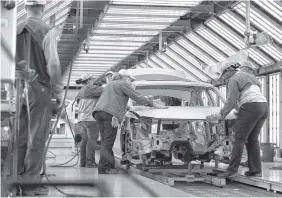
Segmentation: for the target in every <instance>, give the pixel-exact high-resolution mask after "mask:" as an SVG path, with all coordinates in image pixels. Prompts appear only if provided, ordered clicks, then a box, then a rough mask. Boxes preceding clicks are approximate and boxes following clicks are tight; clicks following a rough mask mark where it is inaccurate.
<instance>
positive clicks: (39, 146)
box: [16, 18, 52, 180]
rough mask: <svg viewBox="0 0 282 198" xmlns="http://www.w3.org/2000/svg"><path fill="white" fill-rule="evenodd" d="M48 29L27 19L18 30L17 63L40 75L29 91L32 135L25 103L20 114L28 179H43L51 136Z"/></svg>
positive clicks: (22, 164) (21, 160) (22, 165)
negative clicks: (44, 159) (46, 50)
mask: <svg viewBox="0 0 282 198" xmlns="http://www.w3.org/2000/svg"><path fill="white" fill-rule="evenodd" d="M49 30H50V29H49V26H47V25H46V24H45V23H44V22H43V21H42V20H40V19H37V18H28V19H27V21H26V22H25V23H23V24H21V25H19V26H18V28H17V48H16V50H17V51H16V54H17V58H18V60H17V62H19V61H21V60H26V61H27V63H28V65H29V67H30V69H34V70H35V72H36V75H38V76H37V78H35V79H34V80H33V81H32V82H31V83H30V88H29V91H28V97H29V106H30V116H31V120H30V133H29V132H28V117H27V108H26V104H23V107H22V110H21V114H20V136H19V146H18V149H19V150H18V172H23V178H24V179H26V180H40V171H41V168H42V163H43V161H42V160H43V159H42V157H43V153H44V148H45V142H46V140H47V137H48V134H49V133H48V131H49V130H48V128H49V123H50V120H51V114H52V103H51V89H52V87H51V83H50V77H49V74H48V72H47V63H46V59H45V55H44V50H43V46H42V43H43V40H44V38H45V36H46V34H47V33H48V32H49Z"/></svg>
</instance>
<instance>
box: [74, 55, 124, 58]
mask: <svg viewBox="0 0 282 198" xmlns="http://www.w3.org/2000/svg"><path fill="white" fill-rule="evenodd" d="M81 57H84V58H92V57H101V58H102V57H113V58H123V57H124V55H114V54H112V55H111V54H79V55H78V56H77V58H81Z"/></svg>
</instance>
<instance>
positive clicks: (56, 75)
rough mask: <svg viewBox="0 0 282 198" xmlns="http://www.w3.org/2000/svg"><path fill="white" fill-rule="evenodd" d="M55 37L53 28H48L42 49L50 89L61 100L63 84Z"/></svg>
mask: <svg viewBox="0 0 282 198" xmlns="http://www.w3.org/2000/svg"><path fill="white" fill-rule="evenodd" d="M56 37H57V33H56V32H55V30H54V29H52V30H50V31H49V32H48V33H47V35H46V36H45V38H44V40H43V50H44V55H45V60H46V62H47V71H48V73H49V76H50V81H51V84H52V91H53V93H54V95H55V98H56V99H58V100H62V99H63V89H64V85H63V83H62V81H61V78H62V76H61V66H60V60H59V55H58V52H57V41H56Z"/></svg>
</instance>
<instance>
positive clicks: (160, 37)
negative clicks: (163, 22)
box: [159, 32, 163, 51]
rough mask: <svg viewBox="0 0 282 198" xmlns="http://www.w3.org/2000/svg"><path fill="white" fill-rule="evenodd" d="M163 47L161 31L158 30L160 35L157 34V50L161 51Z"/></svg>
mask: <svg viewBox="0 0 282 198" xmlns="http://www.w3.org/2000/svg"><path fill="white" fill-rule="evenodd" d="M162 49H163V33H162V32H160V35H159V50H160V51H162Z"/></svg>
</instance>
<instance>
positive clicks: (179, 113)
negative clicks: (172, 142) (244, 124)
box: [130, 106, 236, 120]
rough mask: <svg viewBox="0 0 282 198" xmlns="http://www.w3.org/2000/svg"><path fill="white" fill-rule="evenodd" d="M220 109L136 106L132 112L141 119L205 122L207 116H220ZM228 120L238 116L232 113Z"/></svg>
mask: <svg viewBox="0 0 282 198" xmlns="http://www.w3.org/2000/svg"><path fill="white" fill-rule="evenodd" d="M220 109H221V108H220V107H168V108H167V109H155V108H150V107H141V106H138V107H137V106H136V107H132V108H131V109H130V111H133V112H135V113H137V114H138V115H139V116H141V117H150V118H156V119H173V120H205V119H206V117H207V116H210V115H212V114H219V112H220ZM226 119H228V120H232V119H236V115H235V114H234V112H233V111H232V112H231V113H229V115H228V116H227V117H226Z"/></svg>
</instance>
